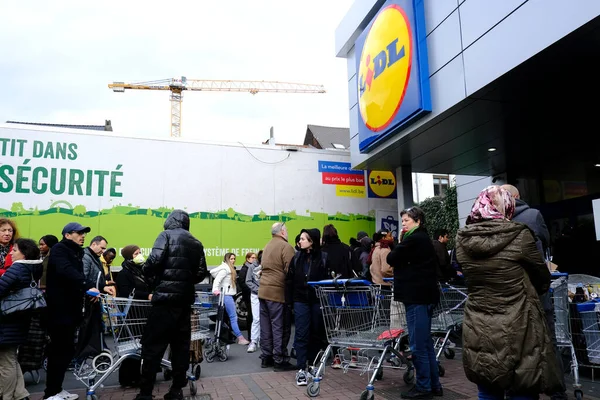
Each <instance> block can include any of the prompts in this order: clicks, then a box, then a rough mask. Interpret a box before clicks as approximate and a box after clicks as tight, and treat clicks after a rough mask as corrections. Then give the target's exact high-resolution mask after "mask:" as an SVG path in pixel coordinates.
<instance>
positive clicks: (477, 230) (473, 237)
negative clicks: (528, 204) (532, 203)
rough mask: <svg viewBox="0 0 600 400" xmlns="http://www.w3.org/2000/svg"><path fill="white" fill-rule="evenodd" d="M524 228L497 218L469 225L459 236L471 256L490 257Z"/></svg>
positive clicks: (459, 232) (460, 231) (461, 230)
mask: <svg viewBox="0 0 600 400" xmlns="http://www.w3.org/2000/svg"><path fill="white" fill-rule="evenodd" d="M522 230H523V226H521V225H520V224H517V223H514V222H510V221H506V220H500V219H495V220H489V221H483V222H479V223H476V224H471V225H467V226H465V227H464V228H462V229H460V230H459V231H458V234H457V237H458V241H460V242H461V245H462V246H463V248H464V249H465V252H466V253H467V254H469V255H470V256H471V257H473V258H488V257H491V256H493V255H495V254H497V253H498V252H499V251H501V250H503V249H504V248H505V247H506V246H507V245H508V244H510V243H511V242H512V241H513V240H515V238H516V237H517V236H518V235H519V233H521V231H522Z"/></svg>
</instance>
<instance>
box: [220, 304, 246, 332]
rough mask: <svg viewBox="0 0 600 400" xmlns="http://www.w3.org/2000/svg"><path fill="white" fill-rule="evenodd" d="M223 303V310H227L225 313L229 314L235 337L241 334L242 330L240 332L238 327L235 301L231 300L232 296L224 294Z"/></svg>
mask: <svg viewBox="0 0 600 400" xmlns="http://www.w3.org/2000/svg"><path fill="white" fill-rule="evenodd" d="M224 303H225V311H227V315H229V322H230V323H231V330H232V331H233V334H234V335H235V337H240V336H242V332H240V327H239V326H238V323H237V312H236V311H235V301H234V300H233V296H229V295H225V299H224Z"/></svg>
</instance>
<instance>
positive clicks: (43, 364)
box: [42, 357, 48, 371]
mask: <svg viewBox="0 0 600 400" xmlns="http://www.w3.org/2000/svg"><path fill="white" fill-rule="evenodd" d="M42 368H44V371H48V357H46V358H44V361H42Z"/></svg>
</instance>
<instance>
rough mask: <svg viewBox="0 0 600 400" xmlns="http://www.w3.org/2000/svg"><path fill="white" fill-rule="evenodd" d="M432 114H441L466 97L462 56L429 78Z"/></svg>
mask: <svg viewBox="0 0 600 400" xmlns="http://www.w3.org/2000/svg"><path fill="white" fill-rule="evenodd" d="M429 84H430V86H431V104H432V106H433V111H432V113H431V114H432V116H433V115H439V114H440V113H442V112H444V111H446V110H447V109H449V108H450V107H452V106H454V105H455V104H456V103H458V102H460V101H462V100H464V99H465V97H466V96H467V95H466V92H465V69H464V66H463V60H462V57H456V58H454V59H453V60H452V61H450V63H448V64H446V66H445V67H444V68H442V69H440V70H439V71H438V72H437V73H436V74H435V75H433V76H432V77H431V78H429Z"/></svg>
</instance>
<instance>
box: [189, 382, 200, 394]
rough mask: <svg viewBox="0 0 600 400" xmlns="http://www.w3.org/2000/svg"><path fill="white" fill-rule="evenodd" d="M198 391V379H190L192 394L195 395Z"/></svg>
mask: <svg viewBox="0 0 600 400" xmlns="http://www.w3.org/2000/svg"><path fill="white" fill-rule="evenodd" d="M196 393H198V387H197V386H196V381H190V396H195V395H196Z"/></svg>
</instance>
